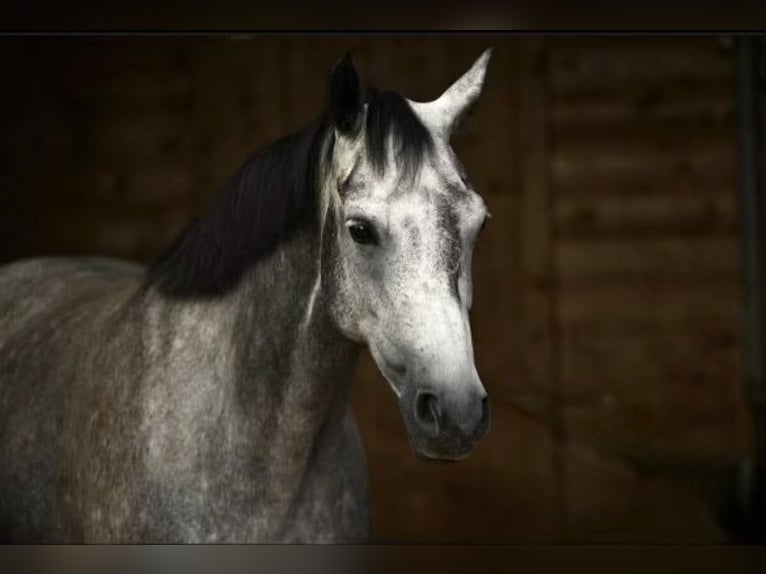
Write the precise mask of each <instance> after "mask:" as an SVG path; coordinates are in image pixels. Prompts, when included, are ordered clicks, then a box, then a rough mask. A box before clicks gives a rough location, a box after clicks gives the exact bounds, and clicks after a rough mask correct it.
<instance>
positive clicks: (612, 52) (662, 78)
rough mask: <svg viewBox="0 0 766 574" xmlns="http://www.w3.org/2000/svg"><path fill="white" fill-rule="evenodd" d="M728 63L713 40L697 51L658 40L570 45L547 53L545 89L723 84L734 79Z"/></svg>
mask: <svg viewBox="0 0 766 574" xmlns="http://www.w3.org/2000/svg"><path fill="white" fill-rule="evenodd" d="M733 71H734V69H733V57H732V55H731V54H729V53H728V52H724V51H722V50H719V49H718V47H717V45H716V43H715V40H714V39H710V41H709V42H708V43H699V44H696V45H693V44H689V43H686V42H667V41H666V40H665V39H662V38H643V39H641V40H638V39H633V40H631V41H629V42H624V41H620V40H618V39H614V38H610V39H604V40H603V42H601V43H600V45H599V44H596V45H594V46H589V45H587V44H581V45H578V44H576V43H572V44H570V45H569V46H568V47H567V49H565V50H557V49H556V47H555V42H554V44H553V46H552V51H551V72H550V79H549V81H550V86H551V90H552V92H553V93H554V94H558V93H572V92H583V91H589V90H593V89H594V88H601V87H605V86H608V87H609V88H610V89H611V88H613V87H614V86H617V85H644V86H645V85H647V84H650V83H652V84H660V85H661V84H662V83H666V82H685V83H688V84H693V83H695V82H699V81H702V82H709V81H710V80H711V79H714V80H718V81H721V82H726V81H728V80H730V79H732V78H733Z"/></svg>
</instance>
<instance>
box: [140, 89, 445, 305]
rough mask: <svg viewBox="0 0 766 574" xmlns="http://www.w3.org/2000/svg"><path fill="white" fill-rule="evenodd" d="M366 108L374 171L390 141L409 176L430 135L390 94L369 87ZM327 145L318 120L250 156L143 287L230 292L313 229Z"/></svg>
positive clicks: (326, 125)
mask: <svg viewBox="0 0 766 574" xmlns="http://www.w3.org/2000/svg"><path fill="white" fill-rule="evenodd" d="M368 104H369V105H368V109H367V119H366V142H365V143H366V147H367V154H368V157H369V160H370V162H371V163H372V165H373V167H374V168H375V169H376V170H378V171H379V172H380V173H383V172H384V171H385V170H386V167H387V166H386V145H387V141H388V137H389V136H391V137H392V141H393V145H394V146H395V148H394V149H395V158H396V162H397V164H398V165H399V167H401V168H402V169H403V171H404V172H405V173H407V174H412V173H414V172H415V170H416V169H417V167H418V166H419V165H420V162H421V161H422V158H423V156H424V154H425V153H426V151H427V150H428V149H430V146H431V143H432V142H431V136H430V133H429V132H428V130H427V129H426V128H425V126H423V124H421V123H420V121H419V120H418V118H417V116H416V115H415V114H414V112H413V111H412V109H411V108H410V107H409V105H408V104H407V102H406V101H405V99H404V98H403V97H402V96H400V95H399V94H397V93H395V92H391V91H378V90H375V89H369V90H368ZM325 140H327V143H328V145H326V146H324V145H323V144H324V142H325ZM333 142H334V132H333V129H332V125H331V124H330V122H329V120H328V119H327V116H323V117H322V118H320V119H319V120H318V121H316V122H314V123H313V124H311V125H310V126H308V127H306V128H304V129H302V130H300V131H298V132H296V133H294V134H292V135H289V136H287V137H284V138H282V139H280V140H278V141H276V142H274V143H273V144H271V145H270V146H268V147H267V148H265V149H264V150H262V151H260V152H258V153H256V154H255V155H253V156H252V157H250V159H248V160H247V162H246V163H245V164H244V165H243V166H242V167H241V168H240V170H239V171H238V172H237V173H236V174H235V175H234V176H233V177H232V178H231V179H230V180H229V181H228V183H227V184H226V185H225V186H224V188H223V189H222V190H221V192H220V193H218V194H217V195H216V196H215V198H214V199H213V201H212V203H211V205H210V206H209V207H208V209H207V210H206V211H205V213H204V214H202V216H200V217H199V218H198V219H196V220H195V221H194V222H193V223H192V224H191V225H190V226H189V227H188V228H187V230H186V231H184V232H183V233H182V234H181V235H180V236H179V237H178V239H176V241H175V243H174V244H173V245H172V246H171V247H170V248H169V249H168V250H167V251H166V252H165V253H164V254H163V255H162V256H161V257H160V258H159V259H157V260H156V261H155V262H154V263H152V264H151V265H150V267H149V270H148V272H147V285H153V286H155V287H157V288H158V289H159V290H160V291H162V292H163V293H165V294H167V295H171V296H175V297H211V296H216V295H220V294H222V293H225V292H226V291H228V290H229V289H231V288H232V287H234V286H235V285H236V283H237V282H238V281H239V279H240V278H241V276H242V274H243V272H244V271H245V270H246V269H247V268H249V267H250V266H252V265H254V264H255V263H256V262H257V261H258V260H259V259H261V258H262V257H264V256H265V255H267V254H268V253H270V252H271V251H272V250H273V249H274V248H275V247H276V246H277V245H278V244H279V243H280V242H281V241H283V240H284V239H286V238H287V237H289V236H290V235H291V234H292V233H294V232H295V231H296V230H298V229H302V228H305V227H306V226H308V225H312V224H314V222H315V220H316V218H315V209H316V205H317V202H316V197H317V193H318V188H319V184H320V182H319V181H318V179H319V176H320V173H321V170H322V167H323V166H324V165H326V164H327V162H328V161H329V160H330V159H331V157H332V149H333V145H332V144H333ZM323 148H324V149H325V153H324V154H323V152H322V149H323Z"/></svg>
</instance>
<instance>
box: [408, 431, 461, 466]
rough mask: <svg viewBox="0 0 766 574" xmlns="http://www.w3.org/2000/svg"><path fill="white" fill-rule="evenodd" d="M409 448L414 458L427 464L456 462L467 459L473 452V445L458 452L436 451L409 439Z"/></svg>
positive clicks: (451, 450) (452, 450) (448, 450)
mask: <svg viewBox="0 0 766 574" xmlns="http://www.w3.org/2000/svg"><path fill="white" fill-rule="evenodd" d="M410 446H411V447H412V451H413V452H414V453H415V457H416V458H417V459H418V460H421V461H424V462H429V463H452V462H458V461H461V460H464V459H466V458H468V456H469V455H470V454H471V453H472V452H473V445H469V446H467V447H463V448H461V449H459V450H456V449H454V448H450V449H437V448H432V447H429V446H428V445H426V444H419V441H417V440H413V438H412V437H410Z"/></svg>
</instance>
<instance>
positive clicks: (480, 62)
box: [415, 48, 492, 136]
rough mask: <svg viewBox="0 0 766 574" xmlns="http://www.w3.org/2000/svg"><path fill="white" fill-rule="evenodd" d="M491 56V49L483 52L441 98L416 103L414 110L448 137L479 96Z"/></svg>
mask: <svg viewBox="0 0 766 574" xmlns="http://www.w3.org/2000/svg"><path fill="white" fill-rule="evenodd" d="M491 55H492V48H487V49H486V50H484V52H483V53H482V55H481V56H479V58H478V59H477V60H476V61H475V62H474V63H473V65H472V66H471V68H470V69H469V70H468V71H467V72H465V73H464V74H463V75H462V76H460V77H459V78H458V79H457V80H456V81H455V82H454V83H453V84H452V85H451V86H450V87H449V88H447V89H446V90H444V92H443V93H442V95H441V96H439V97H438V98H437V99H435V100H433V101H431V102H424V103H422V102H416V103H415V107H416V109H418V110H419V111H420V112H421V114H423V115H424V116H425V117H427V118H429V122H430V123H431V124H432V125H433V126H434V127H435V128H437V129H438V130H440V131H442V132H443V133H444V134H446V135H447V136H449V134H450V133H451V132H452V131H453V130H454V129H455V127H456V126H457V125H458V124H459V123H460V120H461V119H462V118H463V117H464V116H465V115H466V114H467V113H468V112H469V111H470V109H471V107H472V106H473V104H474V102H476V100H477V99H478V97H479V95H480V94H481V89H482V87H483V86H484V78H485V76H486V73H487V64H488V63H489V59H490V56H491Z"/></svg>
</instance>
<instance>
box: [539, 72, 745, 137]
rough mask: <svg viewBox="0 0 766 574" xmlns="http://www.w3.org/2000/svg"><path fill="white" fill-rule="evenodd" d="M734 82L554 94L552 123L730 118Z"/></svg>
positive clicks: (566, 124)
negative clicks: (563, 94)
mask: <svg viewBox="0 0 766 574" xmlns="http://www.w3.org/2000/svg"><path fill="white" fill-rule="evenodd" d="M733 90H734V88H733V85H731V84H729V83H727V82H721V81H720V80H712V81H711V82H710V83H709V84H707V85H705V86H704V87H702V88H701V87H700V86H688V85H686V84H684V83H678V84H668V85H662V86H631V87H630V88H629V89H624V90H618V89H611V90H606V89H605V90H602V91H600V92H597V93H585V94H570V95H565V96H561V97H558V98H555V99H554V100H553V102H552V105H551V110H550V118H551V123H552V124H554V125H556V126H570V125H573V126H574V125H577V126H581V127H586V128H587V126H589V125H590V124H591V123H593V122H632V121H639V120H640V121H643V120H651V119H655V120H663V119H673V118H676V119H681V118H683V119H688V120H694V119H703V120H704V119H708V120H721V119H727V118H728V119H729V120H732V121H733V116H734V98H733Z"/></svg>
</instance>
